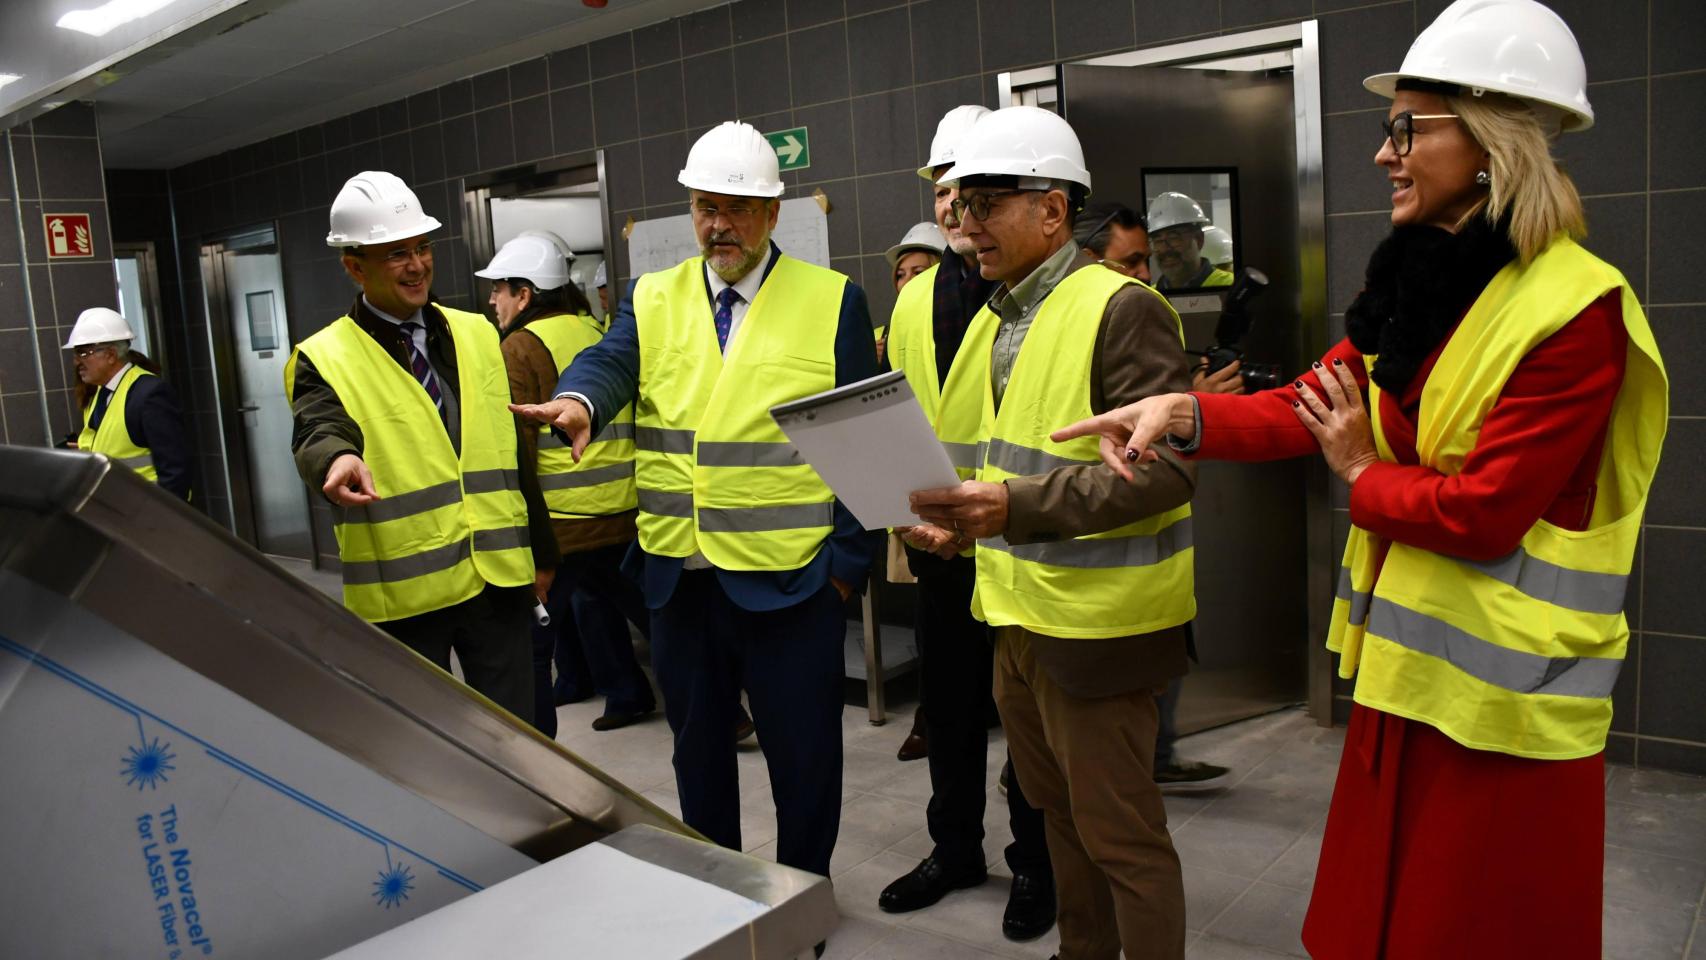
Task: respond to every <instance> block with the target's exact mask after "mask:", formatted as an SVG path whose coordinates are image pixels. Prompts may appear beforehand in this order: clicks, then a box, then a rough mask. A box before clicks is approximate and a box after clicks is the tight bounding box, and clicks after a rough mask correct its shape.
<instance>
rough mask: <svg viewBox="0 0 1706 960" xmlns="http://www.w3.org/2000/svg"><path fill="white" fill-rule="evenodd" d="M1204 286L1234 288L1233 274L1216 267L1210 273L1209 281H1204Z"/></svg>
mask: <svg viewBox="0 0 1706 960" xmlns="http://www.w3.org/2000/svg"><path fill="white" fill-rule="evenodd" d="M1202 285H1203V286H1205V287H1230V286H1232V274H1231V273H1229V272H1227V271H1225V270H1222V269H1220V268H1219V267H1215V268H1214V269H1213V270H1210V271H1209V272H1208V279H1207V280H1204V281H1203V282H1202Z"/></svg>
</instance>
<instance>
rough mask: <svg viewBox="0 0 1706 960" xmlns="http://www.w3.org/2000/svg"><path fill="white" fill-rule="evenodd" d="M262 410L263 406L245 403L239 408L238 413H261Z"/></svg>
mask: <svg viewBox="0 0 1706 960" xmlns="http://www.w3.org/2000/svg"><path fill="white" fill-rule="evenodd" d="M260 410H261V405H260V404H258V403H245V404H243V405H241V406H239V407H238V408H237V412H238V413H259V412H260Z"/></svg>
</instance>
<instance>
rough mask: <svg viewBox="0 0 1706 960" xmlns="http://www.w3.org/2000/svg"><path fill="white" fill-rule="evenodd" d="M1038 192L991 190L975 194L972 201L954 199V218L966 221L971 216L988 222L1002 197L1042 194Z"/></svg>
mask: <svg viewBox="0 0 1706 960" xmlns="http://www.w3.org/2000/svg"><path fill="white" fill-rule="evenodd" d="M1040 192H1041V191H1038V190H991V191H989V192H988V193H979V194H974V195H973V196H972V197H971V199H969V200H968V199H966V198H965V197H964V196H959V197H955V198H954V202H953V208H954V216H955V217H957V218H959V219H961V220H964V219H965V218H966V216H967V215H968V214H969V215H970V216H971V218H972V219H973V220H988V219H989V214H990V213H991V212H992V210H993V208H994V207H995V202H996V201H997V200H1000V199H1001V198H1002V197H1011V196H1013V195H1014V194H1016V193H1040Z"/></svg>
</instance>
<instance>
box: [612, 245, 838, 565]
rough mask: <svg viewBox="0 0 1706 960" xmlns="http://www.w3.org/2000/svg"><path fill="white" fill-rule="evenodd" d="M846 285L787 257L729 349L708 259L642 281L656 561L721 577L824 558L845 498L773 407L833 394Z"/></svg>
mask: <svg viewBox="0 0 1706 960" xmlns="http://www.w3.org/2000/svg"><path fill="white" fill-rule="evenodd" d="M846 285H847V278H846V277H845V276H843V275H841V274H839V273H836V272H835V271H833V270H826V269H824V268H822V267H817V266H813V265H811V264H809V263H804V262H801V261H799V260H795V259H793V258H792V257H788V256H779V257H778V258H777V260H776V265H775V266H774V267H773V268H772V269H771V271H770V275H769V276H768V277H766V278H765V280H764V284H763V285H762V286H760V287H759V288H758V295H757V296H756V297H754V298H753V301H752V305H751V306H749V307H748V308H747V311H746V316H745V318H744V319H743V320H742V321H741V325H740V329H739V330H738V331H736V333H735V336H734V338H733V339H732V340H731V341H729V345H728V352H727V353H726V354H724V353H720V352H719V351H718V350H717V333H716V328H715V326H714V325H713V322H712V312H711V306H710V302H709V300H708V299H707V297H706V295H705V268H704V260H703V259H702V258H700V257H693V258H692V259H689V260H686V261H683V262H682V263H681V264H679V265H677V266H675V267H672V268H670V269H668V270H660V271H658V272H656V273H648V274H646V275H644V276H642V277H640V279H639V281H638V282H637V283H636V284H635V285H634V320H635V323H636V326H637V328H638V333H639V340H640V383H639V394H638V398H637V399H636V400H635V403H634V444H635V466H636V480H637V481H638V483H639V502H640V514H639V518H638V521H637V524H638V527H639V533H640V546H641V547H642V548H643V549H644V550H645V551H646V552H647V553H652V554H657V555H659V556H665V557H689V556H692V555H693V553H694V551H699V552H701V553H703V554H704V555H705V558H706V559H707V560H709V561H711V563H713V564H715V565H716V566H718V567H720V568H722V569H724V570H796V569H799V568H800V567H803V566H805V565H806V564H807V563H808V562H810V561H811V559H812V558H813V557H814V556H816V555H817V552H818V549H819V548H820V547H821V546H822V544H823V541H824V540H825V539H826V538H827V537H828V536H829V534H830V530H831V528H832V527H833V524H834V521H833V512H832V511H833V504H834V499H835V498H834V495H833V494H832V493H831V492H830V490H829V487H827V486H825V485H824V482H823V481H822V480H821V479H820V478H819V477H818V475H817V471H815V470H813V469H812V468H811V467H810V466H809V465H808V464H807V463H806V462H805V461H804V460H802V459H801V458H800V453H799V451H798V450H796V449H794V445H793V444H791V443H789V442H788V438H787V437H786V436H785V435H783V433H782V430H781V428H780V427H778V426H776V421H774V420H772V419H771V418H770V408H771V407H773V406H775V405H777V404H779V403H785V402H787V401H789V400H797V399H799V398H801V397H805V396H809V395H811V394H814V393H821V392H823V391H825V390H831V389H834V387H835V337H836V330H837V327H838V325H839V323H840V307H841V296H842V291H843V289H844V288H845V287H846Z"/></svg>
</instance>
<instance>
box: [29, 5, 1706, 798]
mask: <svg viewBox="0 0 1706 960" xmlns="http://www.w3.org/2000/svg"><path fill="white" fill-rule="evenodd" d="M1445 5H1446V0H1398V2H1392V3H1376V4H1363V3H1359V2H1358V0H1219V2H1213V0H1210V2H1192V3H1166V2H1161V0H1053V2H1049V0H920V2H899V0H740V2H738V3H735V4H733V5H730V6H723V7H717V8H713V9H710V10H705V11H702V12H700V13H695V14H692V15H690V16H686V17H683V18H680V19H677V20H672V21H668V22H666V23H661V24H656V25H653V26H650V27H646V28H644V29H641V30H637V31H635V32H633V33H628V34H622V35H620V36H616V37H611V38H607V39H604V40H600V41H597V42H595V43H592V44H589V45H587V46H584V47H577V48H574V49H571V50H564V51H561V52H558V53H555V54H552V55H551V56H549V57H545V58H542V59H538V60H533V61H529V62H526V63H519V64H515V65H513V66H511V67H509V68H508V69H505V70H499V71H494V72H491V73H487V74H484V75H481V76H478V77H471V78H468V79H465V80H460V81H457V82H455V83H451V84H447V85H445V86H443V87H440V88H438V89H435V90H427V91H423V92H421V93H419V94H416V95H415V96H412V97H409V98H407V99H406V100H400V101H397V102H395V103H391V104H387V105H384V106H381V107H377V108H374V109H370V110H364V111H361V112H359V113H355V114H351V115H349V116H345V117H340V118H338V119H337V120H333V121H331V122H328V123H325V124H321V125H319V126H316V127H311V128H307V129H304V130H299V131H297V132H295V133H293V134H288V135H285V136H282V137H276V138H274V139H272V140H269V141H266V142H263V143H258V144H254V145H251V146H249V147H245V148H242V149H239V150H234V151H231V152H229V153H225V154H222V155H220V156H217V157H213V158H210V159H207V160H204V161H200V162H197V163H194V164H191V165H189V166H187V167H184V168H181V169H178V170H174V171H172V174H171V178H172V179H171V182H172V184H173V186H174V188H175V190H176V193H177V201H178V207H177V210H178V216H179V220H180V226H181V227H182V229H183V231H184V235H185V240H186V246H187V248H188V249H187V254H188V256H187V257H186V258H185V260H184V262H185V263H186V264H192V265H193V264H194V262H195V259H194V251H195V243H196V238H197V237H199V236H200V235H204V234H206V233H209V232H213V231H218V230H223V229H227V228H230V227H234V226H239V225H247V224H253V223H258V222H262V221H275V222H277V223H278V225H279V228H280V232H281V240H282V243H283V250H284V259H285V282H286V291H287V297H288V300H289V308H290V311H289V312H290V316H291V318H292V326H293V330H292V333H293V335H294V336H295V337H297V338H301V337H302V336H305V335H307V334H308V333H310V332H312V330H313V329H314V328H317V327H318V326H320V325H322V324H324V323H325V322H327V321H329V320H330V319H332V318H333V317H335V316H336V315H337V313H338V312H339V311H341V310H342V309H343V308H344V307H345V306H346V305H347V303H348V301H349V299H350V298H351V297H352V296H353V291H352V289H351V288H350V287H349V285H348V283H347V282H346V281H344V280H343V279H342V277H341V274H340V271H339V268H338V266H337V263H336V261H335V260H334V258H333V256H332V254H331V251H329V250H328V249H327V248H326V247H325V246H324V244H323V243H322V241H321V238H322V237H323V235H324V231H325V229H326V208H327V205H328V204H329V202H330V200H331V197H332V194H333V192H334V191H335V190H336V188H337V186H338V185H339V184H340V183H341V182H342V180H343V179H344V178H345V177H347V176H348V175H349V174H351V173H354V172H356V171H358V170H361V169H365V168H372V167H383V168H387V169H390V170H393V171H394V172H396V173H398V174H399V175H401V176H403V177H404V178H405V179H407V180H409V181H410V182H411V183H413V184H415V185H416V187H417V189H418V190H419V191H420V193H421V195H422V197H423V200H424V202H425V203H426V204H427V205H428V207H429V208H430V209H431V210H433V212H435V213H437V214H438V215H439V218H440V219H441V220H444V221H445V222H446V227H447V229H446V231H445V233H444V234H443V235H442V236H443V237H444V239H445V242H444V243H443V244H442V245H441V247H440V249H441V250H442V251H444V252H443V254H442V255H441V256H440V257H439V261H438V268H439V279H438V283H437V286H438V292H439V294H440V296H441V297H442V298H443V299H445V300H446V301H447V302H449V303H452V304H455V305H460V306H472V304H470V303H469V302H468V301H469V297H470V293H471V290H472V283H471V280H470V277H469V266H468V263H467V253H466V247H465V246H464V245H463V244H462V242H461V232H462V230H461V217H462V212H461V203H460V196H461V191H460V187H459V180H460V178H461V177H463V176H465V175H468V174H472V173H476V172H481V171H488V170H494V169H499V168H502V167H505V166H508V165H511V164H517V163H524V162H529V161H534V160H540V159H545V158H551V157H563V156H567V157H574V156H585V155H587V154H588V151H591V150H593V149H595V148H602V149H603V150H604V151H605V155H606V170H607V174H608V189H609V196H610V199H611V202H612V207H611V221H612V234H613V235H619V234H620V230H621V226H622V224H623V223H624V222H626V220H627V219H628V218H630V217H633V218H635V219H641V218H644V217H651V216H659V215H665V214H672V213H677V212H679V211H680V210H681V204H682V192H681V189H680V188H679V187H678V186H677V185H676V184H675V182H674V177H675V173H676V171H677V170H678V169H679V167H680V164H681V161H682V159H683V157H684V156H685V153H686V149H687V145H688V143H690V142H691V140H692V138H693V137H695V136H697V135H698V134H699V133H700V132H702V131H703V130H705V129H707V128H708V127H710V126H711V125H712V124H714V123H716V122H718V121H720V120H723V119H727V118H729V117H733V116H739V117H741V118H742V119H746V120H749V121H751V122H753V123H755V124H757V125H758V126H759V127H760V128H761V129H766V130H774V129H780V128H783V127H791V126H796V125H801V124H804V125H807V126H809V127H810V129H811V140H812V154H813V156H812V162H813V165H812V166H811V167H810V168H809V169H806V170H804V171H800V172H798V173H794V174H789V175H787V176H786V178H785V179H786V180H787V181H788V187H789V191H790V195H800V194H805V193H810V192H811V191H813V190H814V189H822V190H823V191H824V193H825V194H826V195H827V196H828V197H829V198H830V201H831V203H832V204H833V208H834V209H833V212H832V213H831V215H830V218H829V223H830V252H831V256H832V258H833V261H832V262H833V264H834V266H835V267H836V268H838V269H840V270H843V271H845V272H846V273H848V274H849V275H850V276H852V277H853V278H854V279H855V280H858V281H860V282H862V283H863V285H864V287H865V289H866V291H867V293H868V294H869V295H870V298H871V303H872V310H873V314H874V315H875V316H877V317H878V318H879V320H880V319H881V318H882V317H884V316H886V314H887V311H888V308H889V306H890V304H891V302H892V293H891V292H890V284H889V280H888V267H887V264H886V263H885V262H884V260H883V258H882V251H883V250H884V249H885V248H886V247H888V246H889V245H890V244H891V243H893V242H895V240H896V238H898V237H899V236H900V235H901V233H902V232H903V231H904V230H905V229H906V228H907V227H908V226H910V225H911V224H913V223H915V222H917V221H919V220H922V219H924V218H925V217H926V216H927V214H928V210H929V207H928V203H927V196H926V190H925V184H924V183H923V181H921V180H919V179H918V178H917V177H916V176H915V175H914V174H913V172H912V171H913V169H914V168H915V167H916V165H917V163H918V162H919V157H921V156H922V155H923V153H924V152H925V150H926V148H927V147H928V144H929V139H930V135H931V133H932V131H933V129H934V126H935V122H936V120H937V118H938V117H940V116H941V114H942V113H943V112H944V111H945V110H947V109H948V108H949V107H952V106H954V105H955V104H959V103H967V102H979V103H984V104H986V105H989V106H995V105H996V104H995V96H996V94H995V77H996V75H997V74H999V73H1000V72H1002V71H1005V70H1011V69H1017V68H1023V67H1027V66H1037V65H1042V64H1048V63H1054V62H1057V61H1059V60H1063V59H1074V58H1078V57H1082V56H1086V55H1090V54H1094V53H1102V52H1111V51H1116V50H1125V49H1131V48H1133V47H1136V46H1150V45H1154V44H1158V43H1164V42H1170V41H1174V40H1178V39H1184V38H1188V37H1196V36H1205V35H1214V34H1218V33H1223V32H1234V31H1238V30H1243V29H1247V28H1251V27H1256V26H1264V25H1271V24H1273V23H1278V22H1288V21H1295V20H1299V19H1306V18H1315V19H1318V20H1319V21H1320V24H1321V39H1322V51H1321V62H1322V69H1323V78H1322V90H1323V101H1324V108H1325V111H1326V113H1327V117H1326V123H1325V148H1326V187H1327V195H1326V199H1327V204H1328V224H1327V238H1328V270H1329V273H1328V279H1329V285H1330V298H1329V303H1330V304H1331V309H1332V310H1334V311H1342V310H1343V309H1344V306H1345V305H1346V304H1347V303H1349V302H1350V299H1351V297H1352V296H1353V295H1354V294H1355V292H1356V290H1357V288H1358V287H1359V286H1360V284H1361V278H1362V266H1363V262H1364V260H1365V259H1366V257H1367V255H1368V253H1369V251H1370V250H1371V249H1372V248H1373V246H1374V244H1375V243H1376V242H1378V241H1379V239H1380V238H1381V237H1382V236H1383V235H1384V233H1385V232H1386V229H1387V205H1386V199H1385V193H1386V185H1385V182H1384V178H1383V177H1382V175H1381V174H1380V172H1379V171H1378V170H1377V169H1376V168H1375V167H1374V165H1373V163H1372V157H1373V154H1374V151H1375V149H1376V147H1377V146H1378V145H1379V141H1378V137H1379V134H1378V132H1377V130H1378V128H1377V127H1376V121H1377V120H1378V119H1379V118H1380V116H1381V111H1382V110H1383V109H1384V105H1383V103H1382V102H1381V101H1380V100H1378V99H1377V98H1375V97H1374V96H1373V95H1371V94H1368V93H1366V92H1365V91H1364V90H1363V89H1362V85H1361V80H1362V78H1363V77H1364V76H1366V75H1368V74H1371V73H1374V72H1377V71H1380V70H1384V69H1390V68H1392V67H1394V66H1395V65H1397V64H1398V63H1399V62H1400V61H1401V60H1402V58H1403V55H1404V51H1405V50H1406V49H1407V47H1408V46H1409V44H1410V42H1411V40H1412V39H1413V38H1414V37H1415V35H1416V33H1417V32H1418V31H1419V30H1420V28H1422V27H1424V26H1426V25H1427V23H1428V22H1430V21H1431V20H1432V19H1433V17H1434V16H1435V15H1436V14H1437V13H1438V12H1439V11H1440V10H1441V9H1443V8H1444V7H1445ZM1554 5H1555V7H1556V8H1557V9H1558V10H1559V12H1560V13H1562V14H1563V16H1564V17H1565V19H1566V20H1567V21H1568V22H1570V24H1571V25H1572V26H1573V27H1574V29H1575V31H1576V33H1577V35H1578V37H1580V38H1581V41H1582V45H1583V47H1584V48H1585V51H1586V56H1587V61H1588V70H1589V75H1590V78H1591V80H1592V81H1593V83H1592V87H1591V89H1590V91H1589V93H1590V96H1591V97H1592V99H1593V102H1594V104H1595V105H1596V108H1597V109H1598V111H1599V122H1598V124H1597V125H1596V126H1595V128H1594V129H1593V130H1592V131H1589V132H1588V133H1585V134H1579V135H1574V136H1571V137H1567V138H1565V140H1564V143H1563V147H1562V151H1563V153H1564V156H1565V157H1566V158H1567V160H1568V162H1569V165H1570V168H1571V170H1572V171H1573V172H1574V174H1575V175H1576V177H1577V179H1578V182H1579V184H1580V186H1581V188H1582V191H1583V193H1584V194H1585V195H1586V196H1587V198H1588V199H1587V206H1588V213H1589V219H1590V226H1591V229H1592V236H1591V237H1590V239H1589V242H1588V245H1589V247H1590V248H1591V249H1593V250H1595V251H1596V252H1598V253H1599V254H1601V255H1602V256H1604V257H1605V258H1606V259H1607V260H1609V261H1611V262H1612V263H1613V264H1615V265H1617V266H1618V267H1619V268H1621V269H1622V270H1623V271H1624V272H1625V273H1626V274H1627V275H1628V276H1629V277H1630V279H1631V281H1633V283H1634V285H1635V288H1636V290H1637V291H1638V292H1639V293H1640V294H1641V296H1642V297H1643V298H1644V300H1645V301H1646V302H1647V303H1648V304H1649V313H1650V316H1651V318H1652V322H1653V325H1654V327H1655V329H1656V330H1657V333H1658V337H1659V342H1660V345H1661V347H1662V348H1663V350H1664V351H1665V355H1666V357H1667V361H1668V365H1669V367H1670V370H1671V372H1672V377H1673V380H1674V382H1673V392H1672V414H1673V416H1672V420H1671V423H1670V438H1669V441H1668V442H1667V446H1666V452H1665V459H1664V464H1663V466H1662V467H1661V470H1660V476H1659V480H1658V483H1657V485H1656V487H1655V489H1654V491H1653V496H1652V504H1651V507H1650V509H1649V511H1648V521H1649V522H1648V525H1647V528H1646V533H1645V535H1644V537H1643V540H1642V547H1641V554H1640V558H1639V576H1638V577H1637V578H1636V580H1635V585H1634V586H1633V587H1632V588H1631V592H1630V604H1629V618H1630V622H1631V625H1632V626H1633V627H1634V628H1635V630H1636V640H1635V642H1634V645H1633V646H1632V648H1631V651H1630V658H1629V662H1628V666H1627V668H1626V670H1625V672H1624V679H1623V683H1622V684H1621V685H1620V686H1619V689H1618V692H1617V723H1616V735H1615V736H1614V737H1613V740H1612V744H1611V754H1612V756H1613V757H1614V758H1618V759H1638V760H1639V761H1640V762H1642V763H1650V764H1654V765H1660V766H1670V767H1678V768H1683V769H1689V770H1694V771H1697V772H1706V712H1703V711H1701V710H1700V709H1699V707H1698V703H1699V695H1698V692H1697V691H1698V690H1699V689H1700V688H1701V686H1702V683H1703V681H1706V592H1703V591H1701V590H1699V589H1698V586H1697V584H1698V581H1699V574H1698V572H1697V568H1695V567H1693V563H1695V562H1698V560H1697V558H1699V557H1701V556H1706V506H1703V503H1702V499H1701V498H1700V497H1699V496H1698V494H1695V493H1694V492H1693V491H1694V489H1695V488H1697V485H1696V484H1694V483H1693V480H1694V478H1695V477H1696V476H1698V475H1700V473H1701V472H1702V470H1703V468H1706V387H1702V386H1701V385H1700V381H1699V378H1698V375H1697V374H1696V373H1695V371H1697V370H1699V369H1702V368H1703V365H1706V326H1703V324H1706V271H1703V270H1701V269H1700V267H1699V261H1700V259H1701V254H1702V252H1706V245H1703V244H1702V241H1701V239H1700V236H1701V233H1700V229H1699V225H1700V224H1702V223H1706V162H1703V161H1702V160H1701V157H1702V156H1703V154H1702V152H1701V151H1700V149H1699V145H1698V140H1699V137H1698V136H1697V134H1698V132H1699V131H1701V130H1706V4H1701V3H1700V2H1699V0H1632V2H1626V3H1615V4H1613V3H1604V2H1600V0H1556V2H1555V4H1554ZM0 243H3V241H0ZM617 247H618V248H617V250H616V251H614V255H615V264H616V268H617V273H618V274H625V273H626V272H627V271H626V267H627V264H626V262H625V251H624V250H623V249H622V245H621V244H620V243H619V244H618V245H617ZM4 252H5V251H4V247H3V246H0V262H3V261H4ZM4 270H5V268H4V267H3V266H0V297H3V296H4V295H5V291H6V287H5V274H4ZM192 272H193V271H192ZM184 282H185V285H186V290H187V291H190V293H191V295H190V296H189V302H190V303H192V304H194V303H197V302H198V298H199V294H198V293H195V292H194V291H193V287H194V285H195V284H196V283H197V282H198V281H197V279H196V277H194V276H190V275H188V274H187V273H186V276H185V277H184ZM170 309H171V308H170V307H168V310H170ZM1333 319H1334V322H1335V324H1336V325H1341V326H1342V320H1343V318H1342V315H1341V314H1338V313H1335V314H1334V318H1333ZM186 322H187V324H188V325H189V329H190V335H189V336H188V337H187V340H188V342H189V343H191V344H195V345H200V346H199V348H200V349H202V350H203V351H205V349H206V347H205V344H206V336H205V334H204V333H203V332H201V331H200V330H199V328H198V327H197V326H196V325H197V324H200V323H201V319H200V317H199V316H195V317H193V318H191V319H190V320H188V321H186ZM205 359H206V358H205V356H202V357H200V358H198V359H197V360H196V363H197V364H198V366H199V367H202V368H205V365H206V364H205ZM197 389H198V390H199V389H200V387H199V385H198V386H197ZM1339 506H1340V507H1341V508H1342V507H1343V501H1342V499H1341V500H1340V501H1339ZM316 519H317V523H318V525H319V531H320V536H321V541H320V542H321V544H322V549H323V550H324V549H326V548H327V546H326V545H329V544H330V542H331V541H330V537H329V533H328V532H327V528H326V526H325V519H326V518H325V515H324V514H323V513H319V514H317V517H316ZM1336 520H1337V523H1336V524H1335V526H1336V527H1337V528H1338V529H1339V536H1338V537H1337V538H1336V540H1337V542H1338V543H1342V542H1343V539H1342V538H1343V530H1344V528H1345V527H1346V525H1347V524H1348V518H1347V517H1346V515H1345V512H1344V511H1343V509H1340V510H1338V511H1337V512H1336ZM1316 559H1317V560H1319V561H1321V562H1335V561H1336V560H1337V554H1336V553H1335V554H1334V555H1333V556H1332V557H1328V558H1316ZM1691 584H1693V585H1695V586H1690V585H1691Z"/></svg>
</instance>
